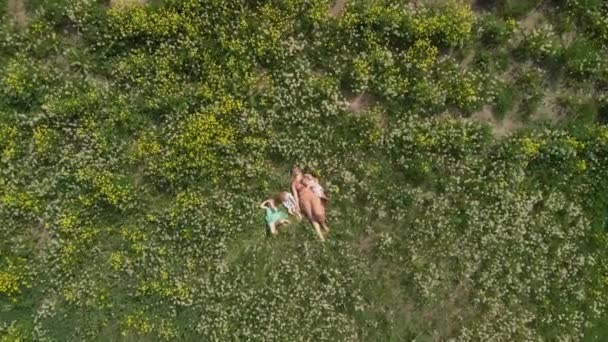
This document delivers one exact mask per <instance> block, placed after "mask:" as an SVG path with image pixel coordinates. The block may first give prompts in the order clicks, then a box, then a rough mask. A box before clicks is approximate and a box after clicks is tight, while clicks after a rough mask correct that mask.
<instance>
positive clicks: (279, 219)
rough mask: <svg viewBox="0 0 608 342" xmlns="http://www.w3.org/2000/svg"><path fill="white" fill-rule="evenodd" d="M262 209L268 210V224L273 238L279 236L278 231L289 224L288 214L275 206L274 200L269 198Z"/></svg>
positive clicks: (261, 206) (263, 203)
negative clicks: (280, 227)
mask: <svg viewBox="0 0 608 342" xmlns="http://www.w3.org/2000/svg"><path fill="white" fill-rule="evenodd" d="M260 208H262V209H264V210H266V224H267V225H268V228H269V229H270V233H272V235H273V236H276V235H277V234H279V231H278V230H277V228H278V227H279V226H281V225H283V224H288V223H289V220H288V219H287V214H286V213H285V212H284V211H282V210H279V209H278V208H277V207H276V206H275V201H274V199H272V198H269V199H267V200H265V201H264V202H262V203H261V204H260Z"/></svg>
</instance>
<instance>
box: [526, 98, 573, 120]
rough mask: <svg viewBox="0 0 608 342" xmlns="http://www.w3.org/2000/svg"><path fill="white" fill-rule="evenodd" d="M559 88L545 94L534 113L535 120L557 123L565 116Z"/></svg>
mask: <svg viewBox="0 0 608 342" xmlns="http://www.w3.org/2000/svg"><path fill="white" fill-rule="evenodd" d="M560 94H561V93H560V91H559V90H548V91H546V92H545V94H544V96H543V100H542V103H541V105H540V106H539V108H538V109H537V110H536V111H535V112H534V114H532V116H531V119H532V120H533V121H549V122H552V123H556V122H559V121H561V120H562V119H563V118H564V116H565V115H564V111H563V108H561V105H560V104H559V98H560V96H561V95H560Z"/></svg>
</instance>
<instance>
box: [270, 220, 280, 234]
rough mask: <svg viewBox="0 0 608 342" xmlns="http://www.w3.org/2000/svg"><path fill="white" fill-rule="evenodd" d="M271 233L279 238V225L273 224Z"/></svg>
mask: <svg viewBox="0 0 608 342" xmlns="http://www.w3.org/2000/svg"><path fill="white" fill-rule="evenodd" d="M270 233H271V234H272V235H274V236H277V234H279V232H278V231H277V223H276V222H273V223H272V224H271V225H270Z"/></svg>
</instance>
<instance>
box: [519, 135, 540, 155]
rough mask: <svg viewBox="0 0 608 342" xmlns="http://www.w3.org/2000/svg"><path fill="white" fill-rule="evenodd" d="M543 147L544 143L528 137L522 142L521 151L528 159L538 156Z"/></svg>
mask: <svg viewBox="0 0 608 342" xmlns="http://www.w3.org/2000/svg"><path fill="white" fill-rule="evenodd" d="M542 145H543V142H542V141H536V140H534V139H532V138H527V137H526V138H524V139H522V140H521V150H522V152H523V153H524V154H525V155H526V156H528V157H533V156H535V155H537V154H538V151H539V150H540V147H541V146H542Z"/></svg>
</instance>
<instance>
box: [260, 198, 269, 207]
mask: <svg viewBox="0 0 608 342" xmlns="http://www.w3.org/2000/svg"><path fill="white" fill-rule="evenodd" d="M267 204H268V200H265V201H264V202H262V203H260V208H262V209H266V207H267Z"/></svg>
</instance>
